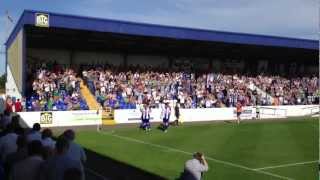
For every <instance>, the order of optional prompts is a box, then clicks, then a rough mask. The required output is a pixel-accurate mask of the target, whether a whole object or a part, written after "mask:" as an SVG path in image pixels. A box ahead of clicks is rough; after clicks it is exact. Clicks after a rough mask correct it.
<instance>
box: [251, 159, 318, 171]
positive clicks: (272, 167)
mask: <svg viewBox="0 0 320 180" xmlns="http://www.w3.org/2000/svg"><path fill="white" fill-rule="evenodd" d="M316 162H318V161H306V162H298V163H290V164H282V165H277V166H267V167H262V168H256V169H255V170H265V169H275V168H282V167H290V166H298V165H304V164H313V163H316Z"/></svg>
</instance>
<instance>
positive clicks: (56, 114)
mask: <svg viewBox="0 0 320 180" xmlns="http://www.w3.org/2000/svg"><path fill="white" fill-rule="evenodd" d="M18 114H19V115H20V117H21V119H22V120H23V122H24V124H25V125H26V126H27V127H32V125H33V124H34V123H40V124H41V126H42V127H65V126H88V125H100V124H102V113H101V112H98V113H97V111H96V110H88V111H46V112H19V113H18Z"/></svg>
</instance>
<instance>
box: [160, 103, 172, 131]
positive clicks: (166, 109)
mask: <svg viewBox="0 0 320 180" xmlns="http://www.w3.org/2000/svg"><path fill="white" fill-rule="evenodd" d="M170 114H171V108H170V106H169V103H166V104H165V106H164V108H163V110H162V115H163V119H162V121H163V124H162V128H163V131H164V132H167V130H168V127H169V120H170Z"/></svg>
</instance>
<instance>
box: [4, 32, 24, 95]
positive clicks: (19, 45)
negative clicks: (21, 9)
mask: <svg viewBox="0 0 320 180" xmlns="http://www.w3.org/2000/svg"><path fill="white" fill-rule="evenodd" d="M23 63H24V31H23V29H21V30H20V32H19V33H18V35H17V37H16V39H15V40H14V41H13V43H12V44H11V45H10V46H9V47H8V48H7V64H6V69H7V82H6V94H7V95H10V96H12V97H17V98H21V96H22V95H23V83H24V77H23V73H24V66H23Z"/></svg>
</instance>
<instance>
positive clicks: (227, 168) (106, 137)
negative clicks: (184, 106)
mask: <svg viewBox="0 0 320 180" xmlns="http://www.w3.org/2000/svg"><path fill="white" fill-rule="evenodd" d="M318 134H319V123H318V120H317V119H316V118H299V119H297V118H295V119H291V120H290V119H289V120H285V121H284V120H281V121H279V120H274V121H254V122H249V121H246V122H242V123H241V124H240V125H237V124H235V123H224V122H215V123H205V124H187V125H182V126H179V127H170V129H169V131H168V132H167V133H163V132H162V131H160V130H158V129H156V127H153V129H152V131H151V132H149V133H145V132H144V131H141V130H138V128H134V127H121V128H108V129H106V130H102V131H101V132H97V131H93V130H92V131H89V130H84V131H79V132H78V135H77V141H78V143H80V144H81V145H83V146H84V147H85V148H87V149H89V150H91V151H94V152H96V153H98V154H101V155H103V156H106V157H110V158H112V159H115V160H117V161H121V162H125V163H127V164H130V165H132V166H134V167H138V168H140V169H143V170H145V171H147V172H150V173H153V174H157V175H159V176H161V177H164V178H165V179H176V178H178V177H179V175H180V173H181V172H182V171H183V166H184V163H185V161H186V160H188V159H190V158H191V155H190V154H191V153H193V152H196V151H200V152H203V153H204V154H205V156H206V157H207V160H208V163H209V168H210V169H209V171H208V172H207V173H205V174H204V179H207V180H211V179H212V180H216V179H223V180H224V179H227V180H229V179H232V180H233V179H237V180H251V179H252V180H270V179H279V180H281V179H288V180H290V179H297V180H314V179H319V178H318V163H317V162H315V161H316V160H317V159H318ZM310 161H311V162H310ZM101 166H103V164H101ZM260 168H262V169H260ZM105 171H106V172H108V169H105Z"/></svg>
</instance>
